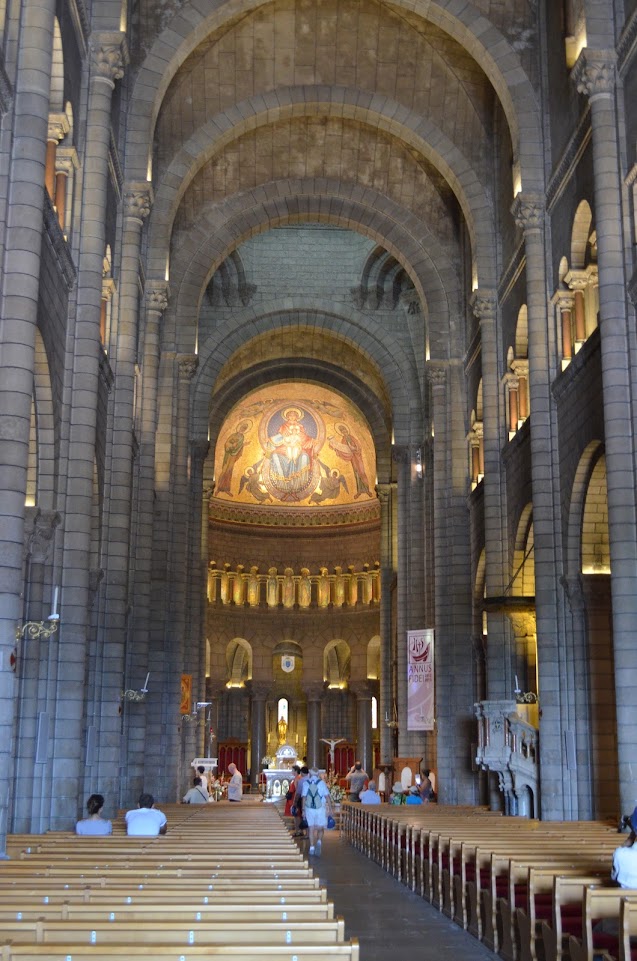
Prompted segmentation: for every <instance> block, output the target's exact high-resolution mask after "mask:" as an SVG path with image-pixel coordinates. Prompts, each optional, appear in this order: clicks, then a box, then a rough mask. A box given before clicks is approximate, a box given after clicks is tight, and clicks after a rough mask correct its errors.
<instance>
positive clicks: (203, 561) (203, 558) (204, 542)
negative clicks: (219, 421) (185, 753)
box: [198, 480, 214, 757]
mask: <svg viewBox="0 0 637 961" xmlns="http://www.w3.org/2000/svg"><path fill="white" fill-rule="evenodd" d="M213 491H214V482H209V483H206V481H205V480H204V481H203V490H202V499H201V530H200V542H201V554H200V587H199V599H198V600H199V635H200V640H199V690H200V691H201V700H202V701H207V700H208V696H207V688H208V682H207V678H206V666H207V649H206V648H207V637H208V555H209V551H208V532H209V529H210V498H211V497H212V494H213ZM205 717H208V708H206V711H205ZM208 727H209V725H208V724H207V723H206V724H204V726H203V731H202V732H201V733H202V736H201V741H200V745H199V748H198V750H199V751H201V755H202V757H204V756H206V752H207V750H208V738H209V730H208Z"/></svg>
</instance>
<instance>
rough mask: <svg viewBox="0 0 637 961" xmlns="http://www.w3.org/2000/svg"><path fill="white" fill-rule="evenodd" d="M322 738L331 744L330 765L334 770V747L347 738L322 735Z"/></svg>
mask: <svg viewBox="0 0 637 961" xmlns="http://www.w3.org/2000/svg"><path fill="white" fill-rule="evenodd" d="M321 740H322V741H324V742H325V744H329V746H330V751H329V758H330V767H331V769H332V770H334V748H335V747H336V745H337V744H340V743H341V741H344V740H345V738H344V737H322V738H321Z"/></svg>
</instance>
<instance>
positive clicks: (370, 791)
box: [358, 781, 380, 804]
mask: <svg viewBox="0 0 637 961" xmlns="http://www.w3.org/2000/svg"><path fill="white" fill-rule="evenodd" d="M358 800H359V801H360V802H361V804H380V794H379V793H378V791H377V790H376V781H370V782H369V784H368V785H367V790H365V791H361V793H360V794H359V795H358Z"/></svg>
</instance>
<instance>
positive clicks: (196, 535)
mask: <svg viewBox="0 0 637 961" xmlns="http://www.w3.org/2000/svg"><path fill="white" fill-rule="evenodd" d="M209 448H210V444H209V443H208V440H203V441H198V442H195V443H193V444H191V445H190V491H189V498H188V515H189V517H190V518H191V519H192V522H191V523H190V526H189V532H188V534H189V536H188V546H187V558H186V563H187V571H188V574H187V580H186V586H187V591H188V603H187V607H186V630H185V637H186V648H185V651H184V666H185V671H186V673H187V674H191V675H192V699H193V701H194V703H195V706H196V704H197V701H204V700H205V697H204V696H203V695H204V690H205V675H202V674H201V650H202V648H203V643H204V636H203V635H204V631H203V623H202V619H201V615H202V604H201V594H202V592H205V590H206V586H207V583H206V580H207V578H206V568H207V563H206V562H205V560H204V559H203V558H202V555H201V547H202V543H201V523H196V518H201V506H202V494H203V467H204V461H205V459H206V457H207V455H208V450H209ZM204 727H205V712H204V711H198V712H197V722H196V723H193V724H191V725H190V726H189V727H188V729H187V730H186V736H185V738H184V749H185V756H184V765H185V766H187V765H188V764H190V762H191V761H192V758H193V757H197V756H198V751H199V746H200V744H201V734H202V731H203V728H204ZM259 757H260V758H261V757H263V755H260V756H259Z"/></svg>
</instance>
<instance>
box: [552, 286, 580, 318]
mask: <svg viewBox="0 0 637 961" xmlns="http://www.w3.org/2000/svg"><path fill="white" fill-rule="evenodd" d="M551 302H552V303H554V304H555V305H556V307H557V308H558V310H561V311H562V312H564V311H566V310H572V309H573V307H574V305H575V297H574V296H573V291H572V290H564V289H562V288H561V287H560V288H559V289H558V290H556V291H555V293H554V294H553V297H552V298H551Z"/></svg>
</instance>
